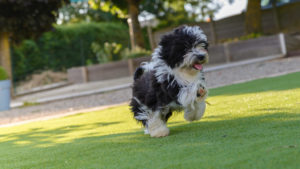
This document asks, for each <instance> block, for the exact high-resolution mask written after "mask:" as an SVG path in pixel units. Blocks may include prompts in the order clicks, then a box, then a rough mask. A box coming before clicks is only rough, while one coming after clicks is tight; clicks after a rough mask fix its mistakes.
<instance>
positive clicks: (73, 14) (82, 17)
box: [58, 1, 120, 24]
mask: <svg viewBox="0 0 300 169" xmlns="http://www.w3.org/2000/svg"><path fill="white" fill-rule="evenodd" d="M119 20H120V19H119V18H118V17H117V16H116V15H113V14H112V13H110V12H105V11H103V10H100V9H97V8H96V9H95V8H91V5H90V4H89V3H88V1H79V2H76V3H70V4H67V5H64V6H63V7H62V8H60V9H59V17H58V22H59V23H61V24H67V23H79V22H83V21H85V22H104V21H105V22H112V21H114V22H117V21H119Z"/></svg>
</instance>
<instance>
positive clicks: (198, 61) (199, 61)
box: [192, 54, 207, 70]
mask: <svg viewBox="0 0 300 169" xmlns="http://www.w3.org/2000/svg"><path fill="white" fill-rule="evenodd" d="M206 62H207V57H206V55H205V54H197V55H196V56H195V60H194V62H193V64H192V67H193V68H194V69H196V70H202V69H203V66H202V65H203V64H204V63H206Z"/></svg>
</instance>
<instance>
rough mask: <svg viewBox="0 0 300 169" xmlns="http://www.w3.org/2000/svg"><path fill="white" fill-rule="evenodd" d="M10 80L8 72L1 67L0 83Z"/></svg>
mask: <svg viewBox="0 0 300 169" xmlns="http://www.w3.org/2000/svg"><path fill="white" fill-rule="evenodd" d="M6 79H8V75H7V73H6V71H5V70H4V69H3V68H2V67H1V66H0V81H1V80H6Z"/></svg>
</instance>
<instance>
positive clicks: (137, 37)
mask: <svg viewBox="0 0 300 169" xmlns="http://www.w3.org/2000/svg"><path fill="white" fill-rule="evenodd" d="M89 2H90V5H91V6H92V7H93V8H94V9H101V10H103V11H110V12H111V13H113V14H116V15H118V17H119V18H128V19H129V20H128V21H129V22H128V24H129V28H130V29H131V31H130V34H131V36H130V37H131V41H132V45H133V46H132V47H135V46H139V47H142V48H144V47H145V43H144V38H143V34H142V30H141V27H140V23H139V21H138V15H139V13H140V10H139V5H140V4H141V2H142V0H90V1H89Z"/></svg>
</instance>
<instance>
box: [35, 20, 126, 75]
mask: <svg viewBox="0 0 300 169" xmlns="http://www.w3.org/2000/svg"><path fill="white" fill-rule="evenodd" d="M93 42H96V43H98V44H104V43H105V42H108V43H112V42H117V43H120V44H122V46H128V45H129V43H128V42H129V35H128V28H127V27H126V25H124V24H122V23H79V24H71V25H64V26H57V27H56V30H55V31H53V32H47V33H45V34H44V36H42V38H41V39H40V40H39V41H38V43H39V45H40V46H41V51H42V53H43V54H45V55H46V56H45V57H46V58H47V60H49V63H48V65H49V68H51V69H54V70H62V69H67V68H70V67H73V66H82V65H85V64H86V61H87V60H89V61H92V62H93V63H97V57H96V56H95V54H94V53H93V52H92V49H91V44H92V43H93Z"/></svg>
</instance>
